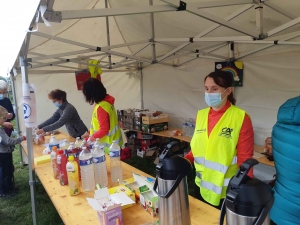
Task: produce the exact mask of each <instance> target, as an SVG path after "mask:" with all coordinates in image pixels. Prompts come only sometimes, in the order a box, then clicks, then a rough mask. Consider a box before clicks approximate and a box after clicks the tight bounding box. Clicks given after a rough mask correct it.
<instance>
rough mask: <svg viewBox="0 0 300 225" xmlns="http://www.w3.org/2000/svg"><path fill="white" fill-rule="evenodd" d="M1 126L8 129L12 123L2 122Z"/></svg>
mask: <svg viewBox="0 0 300 225" xmlns="http://www.w3.org/2000/svg"><path fill="white" fill-rule="evenodd" d="M2 126H3V127H6V128H8V129H11V128H13V127H14V125H13V124H12V123H11V122H4V123H3V124H2Z"/></svg>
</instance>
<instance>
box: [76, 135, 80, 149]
mask: <svg viewBox="0 0 300 225" xmlns="http://www.w3.org/2000/svg"><path fill="white" fill-rule="evenodd" d="M80 145H81V141H80V137H77V138H76V141H75V147H76V148H80Z"/></svg>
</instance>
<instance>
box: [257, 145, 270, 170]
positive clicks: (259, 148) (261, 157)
mask: <svg viewBox="0 0 300 225" xmlns="http://www.w3.org/2000/svg"><path fill="white" fill-rule="evenodd" d="M263 152H264V146H259V145H254V156H253V158H255V159H257V161H258V162H260V163H262V164H265V165H268V166H273V167H274V161H270V160H269V159H268V158H267V156H265V155H263V154H261V153H263ZM255 156H256V157H255Z"/></svg>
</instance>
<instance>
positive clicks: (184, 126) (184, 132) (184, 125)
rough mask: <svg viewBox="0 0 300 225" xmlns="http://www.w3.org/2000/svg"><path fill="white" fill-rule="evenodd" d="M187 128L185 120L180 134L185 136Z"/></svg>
mask: <svg viewBox="0 0 300 225" xmlns="http://www.w3.org/2000/svg"><path fill="white" fill-rule="evenodd" d="M187 129H188V123H187V120H185V121H184V122H183V124H182V135H183V136H187Z"/></svg>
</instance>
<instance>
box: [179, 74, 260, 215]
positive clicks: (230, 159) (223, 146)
mask: <svg viewBox="0 0 300 225" xmlns="http://www.w3.org/2000/svg"><path fill="white" fill-rule="evenodd" d="M232 84H233V77H232V75H231V74H230V73H227V72H224V71H216V72H212V73H210V74H209V75H207V76H206V77H205V78H204V87H205V101H206V103H207V105H208V106H209V108H205V109H202V110H199V111H198V114H197V119H196V127H195V132H194V135H193V137H192V140H191V151H190V152H189V153H188V154H187V155H186V156H185V158H186V159H188V160H189V161H190V162H191V163H194V166H195V169H196V177H195V183H196V185H195V189H194V191H195V197H196V198H197V199H199V200H201V201H204V202H206V203H208V204H210V205H212V206H214V207H216V208H219V209H220V208H221V206H222V203H223V200H224V198H225V197H226V190H227V186H228V183H229V180H230V178H231V177H232V176H234V175H235V174H236V172H237V171H238V166H240V165H241V164H242V163H243V162H244V161H245V160H246V159H248V158H252V156H253V149H254V132H253V127H252V122H251V119H250V117H249V116H248V115H247V114H246V112H245V111H244V110H242V109H240V108H238V107H236V106H235V102H236V100H235V98H234V97H233V88H232ZM248 175H249V176H251V177H253V171H250V172H249V174H248Z"/></svg>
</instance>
